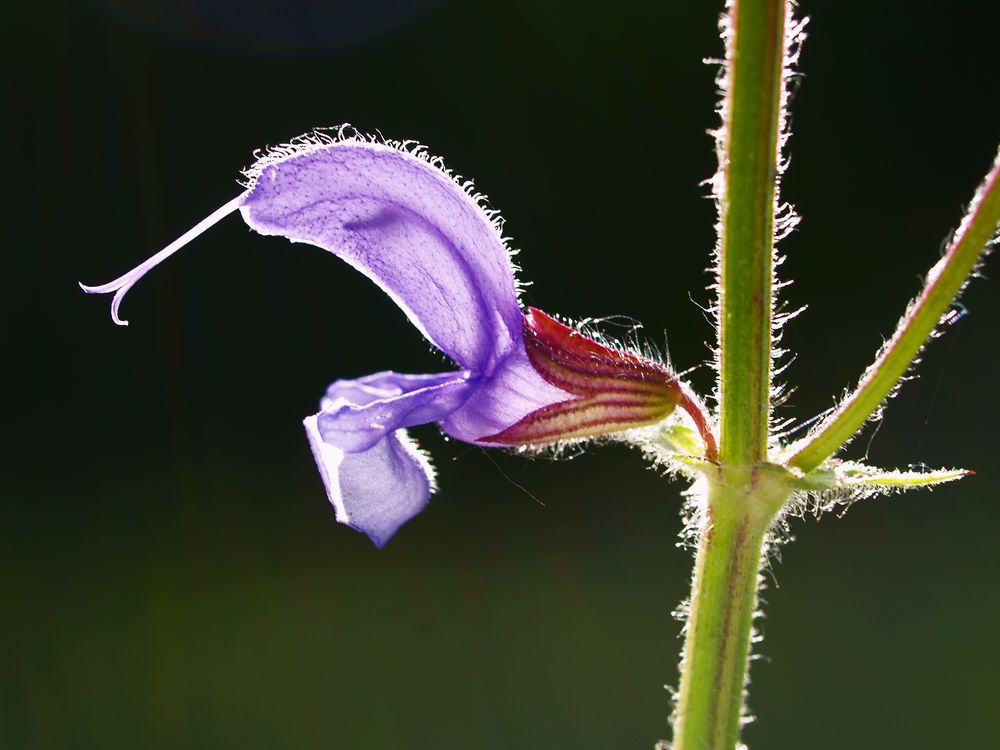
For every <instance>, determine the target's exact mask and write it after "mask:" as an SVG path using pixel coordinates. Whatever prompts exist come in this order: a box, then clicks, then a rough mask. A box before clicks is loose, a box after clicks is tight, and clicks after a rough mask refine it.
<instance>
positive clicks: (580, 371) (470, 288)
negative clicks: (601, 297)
mask: <svg viewBox="0 0 1000 750" xmlns="http://www.w3.org/2000/svg"><path fill="white" fill-rule="evenodd" d="M245 175H246V178H247V182H246V188H247V189H246V191H245V192H244V193H242V194H241V195H240V196H239V197H237V198H235V199H234V200H232V201H230V202H229V203H227V204H226V205H225V206H223V207H222V208H220V209H219V210H217V211H216V212H215V213H213V214H211V215H210V216H209V217H207V218H206V219H204V220H203V221H202V222H200V223H199V224H198V225H196V226H195V227H194V228H193V229H191V230H190V231H189V232H187V233H186V234H184V235H183V236H181V237H180V238H179V239H178V240H176V241H175V242H173V243H171V244H170V245H168V246H167V247H166V248H164V249H163V250H161V251H160V252H159V253H157V254H155V255H153V256H152V257H151V258H149V259H148V260H147V261H145V262H144V263H142V264H141V265H139V266H138V267H136V268H135V269H133V270H132V271H130V272H129V273H127V274H125V275H124V276H122V277H120V278H118V279H116V280H115V281H112V282H110V283H108V284H104V285H101V286H84V287H83V289H84V290H85V291H87V292H91V293H111V292H114V294H115V296H114V299H113V301H112V306H111V309H112V317H113V318H114V320H115V322H117V323H119V324H122V325H125V324H126V323H125V321H124V320H122V319H121V318H120V317H119V306H120V304H121V301H122V298H123V297H124V295H125V293H126V292H127V291H128V290H129V289H130V288H131V287H132V286H133V285H134V284H135V282H136V281H137V280H138V279H139V278H140V277H141V276H143V275H144V274H145V273H146V272H147V271H149V270H150V269H151V268H153V267H154V266H155V265H157V264H158V263H160V262H162V261H163V260H165V259H166V258H167V257H168V256H170V255H171V254H173V253H174V252H176V251H177V250H178V249H180V248H181V247H182V246H183V245H185V244H187V243H188V242H189V241H191V240H192V239H193V238H194V237H196V236H197V235H199V234H201V233H202V232H203V231H205V230H206V229H208V228H209V227H210V226H212V225H213V224H215V223H216V222H218V221H219V220H220V219H222V218H223V217H225V216H226V215H228V214H230V213H232V212H234V211H237V210H239V212H240V213H241V214H242V216H243V219H244V221H246V223H247V224H248V225H250V227H251V228H252V229H254V230H256V231H257V232H259V233H261V234H266V235H280V236H283V237H287V238H288V239H290V240H292V241H293V242H307V243H309V244H312V245H317V246H319V247H321V248H323V249H325V250H328V251H330V252H331V253H333V254H335V255H336V256H338V257H339V258H341V259H343V260H344V261H346V262H347V263H349V264H350V265H352V266H353V267H354V268H356V269H357V270H359V271H361V272H362V273H363V274H365V275H366V276H368V277H369V278H370V279H371V280H372V281H374V282H375V283H376V284H378V285H379V287H381V288H382V289H383V290H384V291H385V292H386V293H387V294H388V295H389V296H390V297H391V298H392V300H393V301H394V302H395V303H396V304H397V305H398V306H399V307H400V308H401V309H402V310H403V311H404V312H405V313H406V315H407V316H408V317H409V319H410V321H411V322H412V323H413V325H415V326H416V327H417V328H418V329H419V330H420V332H421V333H422V334H423V335H424V337H425V338H426V339H427V340H428V341H430V342H431V343H432V344H434V346H436V347H437V348H438V349H439V350H440V351H442V352H443V353H444V354H446V355H447V356H448V357H449V358H450V359H451V360H453V361H454V362H455V363H456V364H457V366H458V369H457V370H454V371H450V372H444V373H438V374H431V375H404V374H399V373H395V372H381V373H377V374H374V375H369V376H367V377H363V378H358V379H354V380H337V381H335V382H334V383H333V384H332V385H330V387H329V388H328V390H327V392H326V395H325V396H324V398H323V399H322V402H321V408H320V411H319V412H318V413H316V414H314V415H312V416H310V417H307V418H306V419H305V420H304V424H305V429H306V434H307V436H308V438H309V443H310V445H311V446H312V450H313V454H314V455H315V458H316V463H317V465H318V467H319V470H320V473H321V475H322V477H323V481H324V483H325V485H326V489H327V493H328V495H329V497H330V501H331V502H332V504H333V506H334V508H335V509H336V515H337V520H339V521H341V522H342V523H346V524H349V525H350V526H352V527H354V528H356V529H358V530H360V531H363V532H364V533H366V534H367V535H368V536H369V537H370V538H371V539H372V540H373V541H374V542H375V544H376V545H378V546H382V545H383V544H385V542H386V541H387V540H388V539H389V538H390V537H391V536H392V535H393V533H395V531H396V530H397V529H398V528H399V526H401V525H402V524H403V523H405V522H406V521H407V520H409V519H410V518H412V517H413V516H414V515H415V514H416V513H418V512H419V511H420V510H421V509H422V508H423V507H424V506H425V505H426V503H427V500H428V498H429V496H430V494H431V492H432V491H433V490H434V472H433V470H432V468H431V466H430V463H429V461H428V459H427V457H426V455H424V454H423V453H422V452H421V451H420V450H419V449H418V448H417V447H416V445H415V444H414V443H413V441H412V440H411V439H410V438H409V436H408V435H407V432H406V430H407V428H409V427H414V426H417V425H421V424H426V423H429V422H436V423H438V424H439V425H440V426H441V429H442V430H443V431H444V432H445V433H447V434H448V435H450V436H452V437H453V438H456V439H458V440H462V441H465V442H468V443H474V444H477V445H485V446H512V445H544V444H549V443H554V442H558V441H564V440H574V439H580V438H587V437H593V436H596V435H604V434H609V433H617V432H622V431H625V430H629V429H632V428H635V427H638V426H642V425H650V424H655V423H657V422H660V421H662V420H664V419H666V418H667V417H668V416H669V415H670V414H671V412H673V411H674V409H675V408H676V407H677V406H678V405H681V406H682V407H684V408H685V409H686V410H687V411H689V412H690V413H691V414H692V415H693V416H695V420H696V422H698V420H699V419H700V420H701V421H700V422H699V424H698V427H699V429H700V430H701V433H702V435H703V437H704V439H705V442H706V454H707V455H709V456H710V457H711V453H712V452H713V451H714V446H713V445H712V444H711V443H712V438H711V434H710V431H709V429H708V426H707V423H706V422H705V420H704V417H703V416H702V412H701V410H700V409H699V408H698V407H697V404H696V403H695V402H694V401H693V400H692V398H691V396H690V395H689V394H688V392H687V391H686V389H684V388H683V387H682V386H681V385H680V384H679V383H678V381H677V379H676V377H675V376H674V375H673V374H672V373H671V372H670V371H669V370H667V368H665V367H664V366H662V365H660V364H658V363H655V362H652V361H651V360H648V359H646V358H643V357H640V356H638V355H635V354H630V353H625V352H621V351H618V350H615V349H612V348H610V347H607V346H604V345H602V344H600V343H598V342H596V341H594V340H592V339H590V338H587V337H586V336H583V335H582V334H581V333H579V332H577V331H575V330H574V329H572V328H570V327H568V326H565V325H563V324H561V323H559V322H558V321H556V320H554V319H553V318H551V317H549V316H548V315H546V314H545V313H542V312H540V311H538V310H531V311H530V312H529V313H528V314H527V315H525V313H524V312H523V311H522V309H521V305H520V302H519V299H518V285H517V281H516V278H515V275H514V266H513V265H512V263H511V260H510V253H509V251H508V249H507V247H506V245H505V242H504V240H503V238H502V236H501V234H500V226H499V220H498V219H497V218H496V217H495V214H493V213H491V212H489V211H488V210H487V209H486V208H485V207H484V200H483V199H482V197H481V196H479V195H476V194H473V193H472V191H471V186H470V185H469V184H462V183H460V182H459V181H458V180H457V179H456V178H454V177H453V176H452V175H451V174H450V173H449V172H447V171H446V170H445V169H444V168H443V167H442V166H441V164H440V162H438V161H437V160H433V159H431V158H429V157H427V156H426V155H425V154H424V153H423V152H422V151H420V150H418V149H415V148H413V147H411V146H409V145H408V144H395V143H385V142H381V141H376V140H373V139H368V138H363V137H356V136H353V137H344V136H340V135H338V136H327V135H324V134H320V135H314V136H308V137H303V138H300V139H297V140H296V141H293V142H292V143H291V144H289V145H288V146H284V147H280V148H278V149H276V150H273V151H271V152H270V153H268V154H266V155H264V156H262V157H261V158H260V159H259V160H258V161H257V163H256V164H255V165H254V166H253V167H252V168H251V169H249V170H248V171H247V172H246V173H245Z"/></svg>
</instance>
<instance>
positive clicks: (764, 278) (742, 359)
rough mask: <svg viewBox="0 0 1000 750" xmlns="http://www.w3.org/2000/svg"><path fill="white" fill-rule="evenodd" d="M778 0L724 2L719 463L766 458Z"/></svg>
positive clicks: (780, 64) (779, 100)
mask: <svg viewBox="0 0 1000 750" xmlns="http://www.w3.org/2000/svg"><path fill="white" fill-rule="evenodd" d="M786 13H787V5H786V2H785V0H730V2H729V17H728V21H727V23H728V26H726V27H724V28H725V29H726V37H727V45H726V79H725V92H726V95H725V99H724V101H723V105H722V117H723V122H722V128H721V130H720V131H719V149H718V150H719V172H718V174H717V176H716V180H717V182H716V194H717V196H718V198H719V391H720V407H721V460H722V463H723V464H727V465H750V464H755V463H757V462H759V461H762V460H764V459H765V458H766V456H767V432H768V418H769V413H770V404H769V397H770V388H771V314H772V308H773V304H772V289H771V286H772V269H773V252H774V213H775V195H776V187H777V181H778V172H779V163H778V151H779V141H780V137H781V127H782V116H781V109H782V104H783V81H782V79H783V74H784V65H785V24H786Z"/></svg>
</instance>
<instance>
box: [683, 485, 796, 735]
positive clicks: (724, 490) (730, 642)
mask: <svg viewBox="0 0 1000 750" xmlns="http://www.w3.org/2000/svg"><path fill="white" fill-rule="evenodd" d="M769 468H770V467H761V469H747V468H736V469H721V470H720V472H719V477H720V479H719V480H718V481H713V482H711V483H710V488H709V491H708V497H707V509H706V511H705V518H704V522H703V528H702V530H701V535H700V539H699V545H698V556H697V559H696V562H695V572H694V581H693V585H692V592H691V604H690V606H691V611H690V613H689V619H688V625H687V633H686V635H685V640H684V657H683V661H682V666H681V684H680V695H679V699H678V704H677V713H676V718H675V723H674V744H673V748H674V750H733V748H735V747H736V744H737V742H738V741H739V734H740V719H741V717H742V715H743V704H744V685H745V683H746V673H747V659H748V656H749V652H750V636H751V633H752V629H753V616H754V611H755V609H756V606H757V584H758V576H759V571H760V562H761V557H762V554H763V545H764V540H765V537H766V533H767V528H768V525H769V524H770V522H771V520H772V519H773V517H774V514H775V513H776V512H777V510H778V508H779V507H780V505H781V503H782V502H783V501H784V500H785V498H786V497H787V494H788V493H787V491H785V490H784V489H783V486H782V485H781V483H780V482H771V481H768V478H767V476H766V474H767V471H768V469H769Z"/></svg>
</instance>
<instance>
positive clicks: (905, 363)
mask: <svg viewBox="0 0 1000 750" xmlns="http://www.w3.org/2000/svg"><path fill="white" fill-rule="evenodd" d="M998 224H1000V150H998V153H997V158H996V160H995V161H994V163H993V168H992V169H991V170H990V172H989V174H988V175H987V176H986V179H985V180H984V181H983V183H982V185H981V186H980V187H979V190H978V191H977V192H976V195H975V197H974V198H973V199H972V203H971V204H970V205H969V211H968V213H967V214H966V215H965V218H964V219H963V220H962V223H961V225H960V226H959V228H958V231H957V232H956V233H955V237H954V239H953V240H952V242H951V244H950V245H949V247H948V250H947V252H946V253H945V254H944V257H942V258H941V260H939V261H938V262H937V263H936V264H935V265H934V267H933V268H931V270H930V271H929V272H928V274H927V282H926V285H925V286H924V290H923V292H922V293H921V294H920V296H919V297H918V298H917V299H916V300H915V301H914V302H913V303H911V305H910V307H909V308H908V309H907V311H906V314H905V315H903V319H902V320H901V321H900V324H899V327H898V328H897V329H896V332H895V333H894V334H893V336H892V338H891V339H890V340H889V342H888V343H887V344H886V345H885V346H883V347H882V350H881V351H880V352H879V354H878V357H876V359H875V361H874V362H873V363H872V365H871V366H870V367H869V368H868V369H867V370H866V371H865V374H864V376H863V377H862V378H861V382H860V383H858V387H857V389H855V391H854V392H853V393H851V395H850V396H848V397H847V399H845V400H844V402H843V403H842V404H841V405H840V407H839V408H837V410H836V411H835V412H834V413H833V414H831V415H830V416H829V417H828V418H827V419H826V420H825V421H824V422H823V423H822V424H821V425H820V426H819V428H818V429H817V430H816V431H815V432H814V433H812V434H811V435H810V436H809V437H807V438H806V440H805V441H804V443H805V444H804V445H802V446H801V447H800V448H798V450H797V451H796V452H795V454H794V455H793V456H792V458H791V459H789V461H788V465H789V466H794V467H795V468H797V469H801V470H802V471H805V472H809V471H812V470H813V469H815V468H816V467H817V466H819V465H820V464H821V463H822V462H823V461H825V460H826V459H827V458H829V457H830V456H832V455H833V454H834V453H836V452H837V451H838V450H839V449H840V448H841V446H843V445H844V444H845V443H847V442H848V441H849V440H850V439H851V438H852V437H853V436H854V435H855V433H857V431H858V430H859V429H860V428H861V427H862V426H863V425H864V423H865V422H866V421H867V420H868V418H869V417H871V416H872V414H874V413H875V412H876V411H877V410H878V408H879V407H880V406H881V404H882V402H883V401H884V400H885V399H886V397H888V396H889V394H890V393H892V390H893V388H895V387H896V384H897V383H898V382H899V381H900V379H901V378H902V377H903V376H904V375H905V374H906V371H907V369H909V367H910V365H911V364H913V362H914V360H915V359H916V358H917V356H918V355H919V354H920V350H921V348H922V347H923V346H924V344H925V343H926V342H927V340H928V339H929V338H930V337H931V335H932V334H933V333H934V330H935V329H936V328H937V325H938V323H939V321H940V320H941V317H942V316H943V315H944V314H945V313H946V312H947V311H948V309H949V308H950V306H951V304H952V302H953V300H954V299H955V297H956V295H957V294H958V293H959V292H960V291H961V290H962V287H963V286H964V285H965V283H966V281H968V279H969V277H970V275H971V274H972V273H973V271H974V270H975V268H976V263H977V262H978V261H979V258H980V256H981V255H982V254H983V252H984V250H985V249H986V248H987V247H988V246H989V243H990V241H991V240H992V239H993V238H994V236H995V233H996V231H997V225H998ZM723 450H725V444H723Z"/></svg>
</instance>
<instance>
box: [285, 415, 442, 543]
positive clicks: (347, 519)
mask: <svg viewBox="0 0 1000 750" xmlns="http://www.w3.org/2000/svg"><path fill="white" fill-rule="evenodd" d="M318 416H319V415H314V416H312V417H308V418H306V419H305V420H304V421H303V424H304V425H305V428H306V435H307V436H308V438H309V445H310V446H311V447H312V451H313V455H314V456H315V458H316V465H317V466H318V467H319V471H320V474H321V475H322V477H323V484H324V485H326V492H327V495H328V496H329V497H330V502H331V503H332V504H333V507H334V510H335V512H336V515H337V520H338V521H340V522H341V523H343V524H347V525H348V526H351V527H352V528H354V529H357V530H358V531H361V532H363V533H365V534H367V535H368V537H369V538H370V539H371V540H372V541H373V542H374V543H375V546H376V547H379V548H381V547H383V546H384V545H385V543H386V542H387V541H389V538H390V537H391V536H392V535H393V534H395V533H396V530H397V529H399V527H400V526H402V525H403V524H404V523H406V522H407V521H409V520H410V519H411V518H413V516H415V515H416V514H417V513H419V512H420V511H421V510H423V508H424V506H426V505H427V501H428V499H429V498H430V495H431V492H433V491H434V469H433V468H432V467H431V465H430V462H429V461H428V460H427V457H426V456H425V455H424V454H423V453H421V452H420V450H419V449H418V448H417V447H416V446H415V445H414V444H413V442H412V441H411V440H410V439H409V436H408V435H407V434H406V431H405V430H398V431H397V432H394V433H392V434H389V435H387V436H385V438H383V439H382V440H380V441H378V442H377V443H376V444H375V445H374V446H372V447H371V448H370V449H369V450H366V451H363V452H361V453H345V452H344V451H343V450H342V449H340V448H337V447H335V446H332V445H330V444H329V443H326V442H324V441H323V438H322V437H320V433H319V429H318V427H317V424H316V421H317V417H318Z"/></svg>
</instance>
